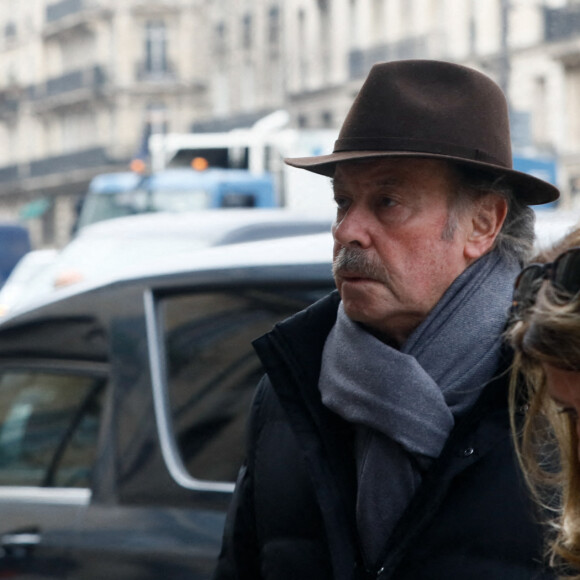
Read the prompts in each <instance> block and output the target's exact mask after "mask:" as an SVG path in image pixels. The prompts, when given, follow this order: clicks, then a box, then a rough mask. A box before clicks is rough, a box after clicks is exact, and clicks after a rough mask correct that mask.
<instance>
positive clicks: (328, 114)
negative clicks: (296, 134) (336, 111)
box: [321, 111, 333, 127]
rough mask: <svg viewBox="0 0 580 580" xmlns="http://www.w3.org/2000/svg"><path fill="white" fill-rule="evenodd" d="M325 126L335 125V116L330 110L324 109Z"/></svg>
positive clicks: (323, 119)
mask: <svg viewBox="0 0 580 580" xmlns="http://www.w3.org/2000/svg"><path fill="white" fill-rule="evenodd" d="M321 121H322V126H323V127H333V117H332V113H331V112H330V111H323V112H322V115H321Z"/></svg>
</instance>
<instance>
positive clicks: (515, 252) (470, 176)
mask: <svg viewBox="0 0 580 580" xmlns="http://www.w3.org/2000/svg"><path fill="white" fill-rule="evenodd" d="M453 172H454V173H455V175H456V176H457V178H458V181H457V182H458V186H457V189H456V191H455V192H454V195H453V196H452V200H451V207H450V212H449V218H448V223H447V224H446V228H445V230H444V232H443V235H444V236H450V237H453V232H454V231H455V228H456V227H457V222H458V219H457V218H458V216H459V215H460V214H461V212H462V211H464V210H465V209H466V208H467V207H468V206H471V205H472V204H473V203H474V202H476V201H477V200H478V199H481V198H482V197H484V196H486V195H489V194H495V195H499V196H500V197H502V198H503V199H505V201H506V202H507V207H508V211H507V215H506V219H505V221H504V223H503V226H502V228H501V230H500V232H499V234H498V235H497V237H496V239H495V242H494V248H495V249H497V251H498V252H499V253H500V254H501V255H502V256H503V257H504V258H505V259H507V260H508V261H516V262H518V263H519V264H520V265H523V264H525V263H526V262H527V261H528V260H529V259H530V257H531V255H532V252H533V250H534V241H535V232H534V225H535V221H536V216H535V214H534V210H532V208H530V207H529V206H527V205H525V204H524V203H522V202H521V201H519V200H518V199H517V198H516V196H515V194H514V191H513V189H512V187H510V186H509V185H508V184H507V183H505V182H504V181H503V179H502V177H497V176H495V175H490V174H488V173H487V172H484V171H480V170H476V169H472V168H468V167H466V166H459V165H455V166H454V167H453Z"/></svg>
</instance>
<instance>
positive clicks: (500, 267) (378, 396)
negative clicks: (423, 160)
mask: <svg viewBox="0 0 580 580" xmlns="http://www.w3.org/2000/svg"><path fill="white" fill-rule="evenodd" d="M519 269H520V267H519V265H518V264H515V263H510V262H507V261H506V260H505V259H503V258H502V257H501V255H500V254H499V253H497V252H495V251H494V252H491V253H489V254H486V255H485V256H483V257H482V258H480V259H479V260H477V261H476V262H475V263H473V264H472V265H471V266H470V267H469V268H467V269H466V270H465V271H464V272H463V273H462V274H461V275H460V276H459V277H458V278H457V279H456V280H455V281H454V282H453V284H452V285H451V286H450V288H449V289H448V290H447V292H446V293H445V294H444V295H443V297H442V298H441V300H440V301H439V302H438V304H437V305H436V306H435V308H434V309H433V310H432V311H431V312H430V313H429V315H428V317H427V318H426V319H425V320H424V321H423V322H422V323H421V325H420V326H419V327H418V328H417V329H415V331H414V332H413V333H412V334H411V336H410V337H409V338H408V340H407V341H406V342H405V344H404V345H403V346H402V348H401V349H400V350H397V349H395V348H392V347H390V346H388V345H387V344H385V343H383V342H381V341H380V340H379V339H377V338H376V337H375V336H373V335H372V334H370V333H369V332H367V331H366V330H365V329H364V328H363V327H362V326H361V325H360V324H358V323H356V322H353V321H352V320H350V319H349V318H348V316H347V315H346V313H345V312H344V308H343V306H342V303H341V304H340V306H339V311H338V316H337V321H336V324H335V326H334V327H333V329H332V331H331V332H330V334H329V335H328V338H327V340H326V343H325V346H324V351H323V356H322V368H321V374H320V379H319V389H320V391H321V395H322V401H323V403H324V405H325V406H327V407H328V408H329V409H330V410H332V411H334V412H335V413H337V414H338V415H340V416H341V417H343V418H344V419H346V420H347V421H349V422H351V423H353V424H355V425H356V427H357V429H356V432H357V437H356V461H357V476H358V494H357V508H356V509H357V525H358V531H359V537H360V539H361V544H362V547H363V550H364V554H365V559H366V561H367V564H368V565H375V564H378V562H377V560H378V559H379V558H380V557H381V551H382V550H383V548H384V546H385V544H386V542H387V540H388V538H389V536H390V534H391V532H392V530H393V528H394V526H395V524H396V523H397V521H398V520H399V518H400V517H401V515H402V513H403V511H404V510H405V508H406V507H407V505H408V504H409V501H410V500H411V498H412V497H413V495H414V493H415V491H416V490H417V488H418V486H419V484H420V483H421V474H422V472H423V471H424V470H425V469H426V468H427V467H428V466H429V465H430V463H431V462H432V461H433V459H435V458H437V457H438V456H439V454H440V453H441V451H442V449H443V446H444V445H445V442H446V440H447V438H448V436H449V433H450V432H451V430H452V428H453V426H454V424H455V421H456V419H457V417H458V416H460V415H461V414H462V413H464V412H465V411H466V410H467V409H469V408H470V407H471V406H472V405H473V403H474V402H475V400H476V399H477V397H478V396H479V394H480V393H481V390H482V388H483V386H484V385H485V383H486V382H488V381H489V380H490V379H491V378H492V376H493V374H494V371H495V369H496V368H497V365H498V363H499V356H500V349H501V341H502V338H501V335H502V331H503V328H504V325H505V321H506V315H507V311H508V308H509V305H510V302H511V297H512V288H513V281H514V278H515V276H516V275H517V273H518V272H519Z"/></svg>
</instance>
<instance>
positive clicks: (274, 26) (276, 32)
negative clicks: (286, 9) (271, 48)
mask: <svg viewBox="0 0 580 580" xmlns="http://www.w3.org/2000/svg"><path fill="white" fill-rule="evenodd" d="M279 41H280V10H279V8H278V6H271V7H270V10H269V11H268V42H269V43H270V44H278V42H279Z"/></svg>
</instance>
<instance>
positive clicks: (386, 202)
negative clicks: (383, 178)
mask: <svg viewBox="0 0 580 580" xmlns="http://www.w3.org/2000/svg"><path fill="white" fill-rule="evenodd" d="M379 205H380V206H381V207H394V206H395V205H397V202H396V201H395V200H394V199H393V198H392V197H381V198H380V200H379Z"/></svg>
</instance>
